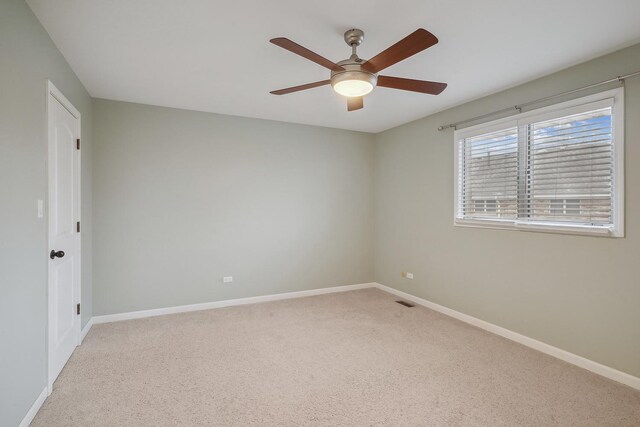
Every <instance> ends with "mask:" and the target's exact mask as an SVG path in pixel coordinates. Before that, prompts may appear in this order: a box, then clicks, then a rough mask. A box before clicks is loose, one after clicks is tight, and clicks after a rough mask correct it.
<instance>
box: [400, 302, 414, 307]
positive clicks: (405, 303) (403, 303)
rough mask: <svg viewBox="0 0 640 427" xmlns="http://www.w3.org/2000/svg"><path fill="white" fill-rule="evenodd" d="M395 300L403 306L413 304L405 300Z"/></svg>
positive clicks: (411, 305)
mask: <svg viewBox="0 0 640 427" xmlns="http://www.w3.org/2000/svg"><path fill="white" fill-rule="evenodd" d="M396 302H397V303H398V304H400V305H404V306H405V307H414V305H413V304H411V303H410V302H406V301H396Z"/></svg>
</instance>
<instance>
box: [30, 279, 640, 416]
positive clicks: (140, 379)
mask: <svg viewBox="0 0 640 427" xmlns="http://www.w3.org/2000/svg"><path fill="white" fill-rule="evenodd" d="M396 299H397V298H396V297H394V296H392V295H390V294H387V293H385V292H382V291H380V290H377V289H366V290H361V291H354V292H346V293H336V294H328V295H322V296H316V297H310V298H301V299H294V300H286V301H277V302H269V303H263V304H255V305H245V306H238V307H230V308H222V309H216V310H207V311H200V312H193V313H185V314H177V315H170V316H162V317H155V318H148V319H140V320H132V321H125V322H117V323H111V324H105V325H97V326H94V327H93V329H92V330H91V331H90V333H89V335H88V336H87V338H86V339H85V341H84V344H83V345H82V346H81V347H78V349H77V350H76V352H75V353H74V354H73V356H72V357H71V360H70V361H69V363H68V364H67V366H66V367H65V368H64V370H63V371H62V374H61V375H60V377H59V378H58V380H57V382H56V383H55V385H54V390H53V394H52V395H51V396H50V397H49V398H48V399H47V401H46V402H45V404H44V406H43V407H42V409H41V410H40V412H39V413H38V415H37V417H36V419H35V420H34V422H33V424H32V425H35V426H72V425H73V426H145V425H147V426H151V425H154V426H161V425H162V426H164V425H171V426H189V425H209V426H247V425H260V426H270V425H277V426H294V425H344V426H352V425H354V426H373V425H389V426H402V425H412V426H416V425H421V426H519V425H531V426H555V425H559V426H570V425H576V426H638V425H640V392H638V391H635V390H633V389H631V388H629V387H626V386H623V385H620V384H618V383H615V382H613V381H609V380H607V379H604V378H602V377H599V376H597V375H594V374H591V373H589V372H587V371H584V370H582V369H580V368H577V367H574V366H571V365H569V364H566V363H564V362H561V361H559V360H557V359H554V358H552V357H549V356H546V355H544V354H541V353H538V352H536V351H534V350H531V349H528V348H526V347H523V346H521V345H518V344H515V343H513V342H511V341H508V340H506V339H503V338H500V337H498V336H495V335H492V334H490V333H487V332H484V331H482V330H479V329H476V328H474V327H472V326H469V325H466V324H464V323H461V322H459V321H456V320H453V319H451V318H449V317H446V316H443V315H441V314H438V313H436V312H433V311H431V310H428V309H426V308H423V307H419V306H416V307H413V308H407V307H403V306H401V305H399V304H397V303H395V302H394V301H395V300H396Z"/></svg>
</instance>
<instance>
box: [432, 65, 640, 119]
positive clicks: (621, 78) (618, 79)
mask: <svg viewBox="0 0 640 427" xmlns="http://www.w3.org/2000/svg"><path fill="white" fill-rule="evenodd" d="M639 74H640V71H636V72H634V73H629V74H625V75H623V76H618V77H614V78H612V79H609V80H603V81H601V82H598V83H594V84H591V85H588V86H582V87H579V88H577V89H572V90H568V91H566V92H562V93H558V94H556V95H551V96H547V97H544V98H539V99H536V100H534V101H529V102H525V103H523V104H518V105H514V106H513V107H508V108H503V109H502V110H497V111H493V112H491V113H487V114H483V115H481V116H476V117H472V118H470V119H466V120H462V121H459V122H455V123H449V124H448V125H444V126H440V127H438V130H440V131H442V130H445V129H449V128H454V129H456V128H457V127H458V126H460V125H462V124H465V123H470V122H475V121H476V120H480V119H484V118H487V117H491V116H495V115H497V114H501V113H507V112H509V111H513V114H516V112H518V113H521V112H522V108H523V107H527V106H529V105H533V104H539V103H540V102H544V101H547V100H549V99H553V98H558V97H560V96H565V95H570V94H572V93H575V92H580V91H583V90H586V89H591V88H594V87H598V86H602V85H606V84H608V83H613V82H620V83H624V80H625V79H628V78H629V77H635V76H637V75H639Z"/></svg>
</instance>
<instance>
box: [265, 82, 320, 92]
mask: <svg viewBox="0 0 640 427" xmlns="http://www.w3.org/2000/svg"><path fill="white" fill-rule="evenodd" d="M329 83H331V80H322V81H319V82H314V83H307V84H306V85H300V86H293V87H288V88H286V89H279V90H272V91H271V92H269V93H271V94H273V95H286V94H287V93H292V92H299V91H301V90H307V89H312V88H314V87H318V86H324V85H328V84H329Z"/></svg>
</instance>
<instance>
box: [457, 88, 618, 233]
mask: <svg viewBox="0 0 640 427" xmlns="http://www.w3.org/2000/svg"><path fill="white" fill-rule="evenodd" d="M609 106H610V107H611V122H612V124H611V131H612V150H613V177H612V179H613V181H612V193H611V196H612V209H613V215H612V219H613V225H612V226H592V225H584V224H570V223H558V222H552V221H530V220H520V219H515V220H513V219H499V218H487V219H484V218H463V217H461V216H460V213H461V209H460V201H461V198H460V183H459V173H460V170H459V165H460V163H459V162H460V144H461V141H462V140H464V139H465V138H471V137H474V136H478V135H482V134H485V133H490V132H494V131H499V130H501V129H505V128H509V127H517V128H518V141H519V143H518V156H526V153H521V152H520V147H521V146H522V142H523V141H521V139H524V138H526V136H525V133H526V132H524V130H525V129H526V127H527V125H529V124H531V123H532V122H539V121H544V120H549V119H553V118H558V117H563V116H569V115H572V114H578V113H581V112H587V111H591V110H596V109H598V108H604V107H609ZM453 135H454V144H453V150H454V156H453V158H454V160H453V161H454V184H453V185H454V186H453V189H454V193H453V194H454V197H453V204H454V206H453V225H454V226H458V227H475V228H490V229H501V230H518V231H538V232H547V233H560V234H578V235H588V236H604V237H624V196H625V193H624V87H620V88H616V89H611V90H607V91H603V92H599V93H595V94H593V95H589V96H584V97H581V98H576V99H572V100H569V101H565V102H561V103H558V104H553V105H549V106H546V107H542V108H538V109H535V110H531V111H527V112H524V113H519V114H516V115H513V116H509V117H505V118H502V119H498V120H493V121H490V122H486V123H481V124H478V125H474V126H470V127H466V128H464V129H460V130H457V129H456V131H455V132H454V134H453ZM521 160H523V159H522V158H521ZM524 160H526V158H525V159H524ZM519 184H520V183H518V185H519Z"/></svg>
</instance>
